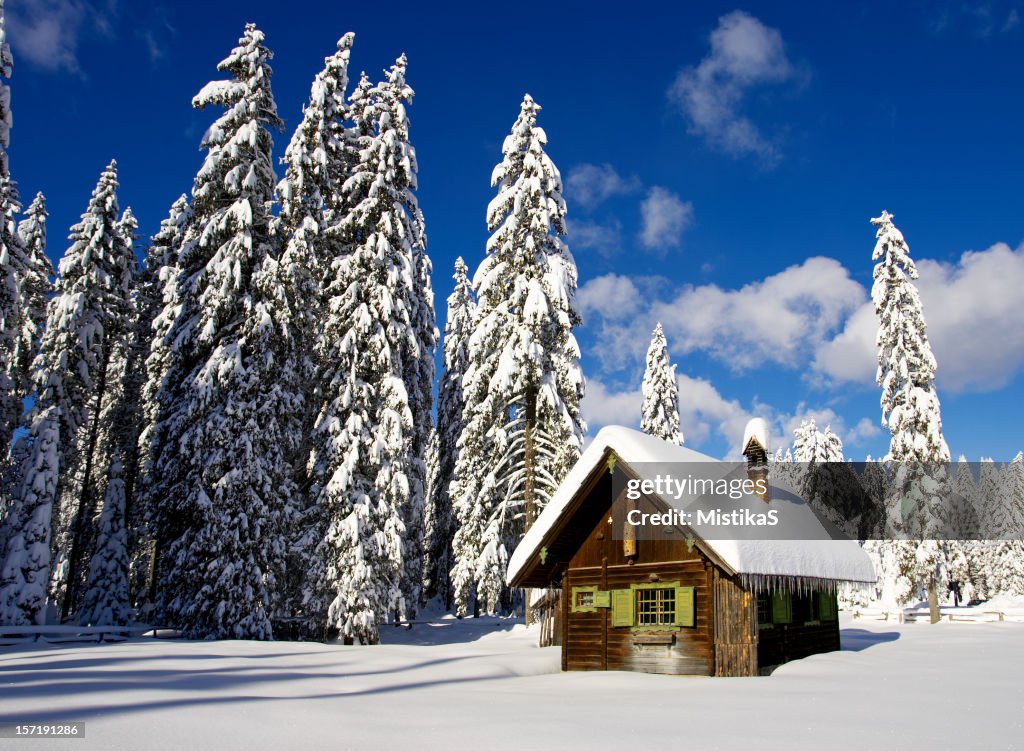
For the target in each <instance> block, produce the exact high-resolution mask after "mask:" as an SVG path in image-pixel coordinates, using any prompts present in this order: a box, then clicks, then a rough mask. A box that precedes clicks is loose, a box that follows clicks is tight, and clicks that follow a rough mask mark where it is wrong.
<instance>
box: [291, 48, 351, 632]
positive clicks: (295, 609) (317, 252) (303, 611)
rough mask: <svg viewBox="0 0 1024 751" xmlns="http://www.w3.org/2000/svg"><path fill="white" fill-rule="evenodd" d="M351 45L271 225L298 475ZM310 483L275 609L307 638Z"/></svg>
mask: <svg viewBox="0 0 1024 751" xmlns="http://www.w3.org/2000/svg"><path fill="white" fill-rule="evenodd" d="M353 40H354V35H353V34H351V33H349V34H345V35H344V36H343V37H342V38H341V39H339V40H338V44H337V52H335V53H334V54H333V55H331V56H330V57H327V58H325V60H324V68H323V70H322V71H321V72H320V73H318V74H317V76H316V78H315V79H314V81H313V85H312V88H311V90H310V97H309V102H308V104H307V105H306V106H305V108H304V110H303V118H302V121H301V122H300V123H299V125H298V127H297V128H296V129H295V133H294V134H293V135H292V138H291V141H290V142H289V144H288V148H287V149H286V150H285V156H284V164H285V165H286V166H285V176H284V178H283V179H282V180H281V182H280V183H279V184H278V186H277V192H278V195H279V197H280V201H281V215H280V221H279V223H278V225H277V234H278V235H279V238H280V239H279V242H280V243H281V245H282V248H283V250H282V253H281V268H282V272H283V274H284V278H285V280H286V284H285V289H286V291H287V295H288V305H289V307H290V309H291V311H292V313H291V316H292V323H291V328H292V342H293V344H294V350H293V353H292V357H294V358H295V361H296V368H295V369H294V371H293V372H295V373H296V374H297V375H299V376H300V377H301V384H299V385H300V388H301V391H302V392H303V395H304V402H303V404H304V409H303V411H302V412H300V413H298V414H296V415H295V419H294V421H293V429H295V430H298V431H299V434H300V436H302V440H301V441H299V442H298V443H297V444H296V449H297V452H298V454H297V456H296V457H295V458H294V460H293V463H294V464H295V466H296V469H297V471H299V472H300V473H302V474H305V470H306V467H305V464H306V460H307V459H308V457H309V453H310V451H311V449H312V446H311V445H310V442H309V440H308V439H307V438H306V437H307V436H310V435H311V434H312V432H313V431H312V428H313V421H314V419H315V417H316V414H315V412H314V410H315V408H316V402H317V394H316V390H317V384H318V383H319V382H320V379H319V377H318V371H319V370H320V368H319V367H318V363H317V361H316V359H315V355H314V347H315V346H316V342H317V330H318V327H319V326H320V325H322V322H323V319H324V291H323V289H322V280H323V278H324V276H325V274H326V273H327V271H328V270H329V269H330V267H331V262H332V260H333V258H334V257H335V256H336V255H339V254H343V253H344V252H345V248H344V244H343V243H341V242H340V241H339V238H338V237H337V235H336V233H333V232H332V231H331V230H332V229H333V228H334V227H335V226H336V224H337V221H336V217H335V214H334V212H333V211H331V210H330V209H328V204H329V203H330V202H332V201H335V200H336V199H335V196H337V195H338V194H340V193H341V192H342V186H343V185H344V183H345V181H346V179H347V178H348V176H349V173H350V172H351V166H352V162H353V159H352V150H351V148H350V144H349V140H350V139H349V138H348V134H347V133H346V132H345V129H344V121H345V117H346V112H347V104H346V102H345V89H346V88H347V86H348V63H349V56H350V53H351V47H352V43H353ZM314 480H315V478H310V479H305V478H304V477H299V478H297V481H298V483H299V485H300V486H301V487H302V488H303V494H302V495H301V497H300V499H299V500H298V502H297V507H296V509H295V513H294V518H293V520H292V522H291V523H290V524H289V528H288V530H289V531H288V561H287V567H286V568H287V571H286V574H285V581H284V582H283V583H282V594H283V597H284V600H283V602H282V603H281V608H282V610H283V611H284V612H285V613H286V614H287V615H288V616H289V617H291V618H293V619H298V621H299V626H298V629H299V633H302V634H306V635H310V636H312V635H316V634H319V633H322V630H323V625H324V623H325V619H326V610H327V605H326V603H325V602H324V601H323V597H322V596H319V595H318V593H317V590H316V589H315V588H312V589H307V588H306V583H307V581H310V580H318V579H319V578H320V576H321V574H320V565H319V562H318V561H317V560H316V553H315V550H316V545H317V544H318V542H319V540H321V539H322V538H323V534H324V525H325V518H324V514H323V513H322V511H323V510H322V509H321V508H320V507H319V506H318V504H317V497H318V495H319V489H318V487H317V486H316V485H315V484H313V481H314ZM314 569H316V570H315V571H314Z"/></svg>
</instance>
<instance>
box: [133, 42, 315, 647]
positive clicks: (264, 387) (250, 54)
mask: <svg viewBox="0 0 1024 751" xmlns="http://www.w3.org/2000/svg"><path fill="white" fill-rule="evenodd" d="M263 42H264V36H263V33H262V32H261V31H259V30H258V29H257V28H256V27H255V25H253V24H248V25H247V26H246V28H245V32H244V34H243V36H242V37H241V39H239V42H238V46H237V47H235V49H233V50H232V52H231V54H230V55H229V56H228V57H227V58H225V59H224V60H223V61H221V62H220V64H219V65H218V70H221V71H225V72H227V73H228V74H230V76H231V78H230V79H229V80H219V81H213V82H211V83H209V84H207V85H206V86H205V87H203V89H202V90H201V91H200V92H199V94H197V95H196V97H195V98H194V99H193V105H194V106H195V107H196V108H198V109H203V108H205V107H207V106H211V105H212V106H220V107H223V108H224V109H225V110H226V111H225V112H224V114H222V115H221V116H220V117H219V118H218V119H217V120H216V122H215V123H214V124H213V125H212V126H211V127H210V129H209V130H208V131H207V132H206V135H205V136H204V138H203V142H202V146H203V147H204V148H206V149H207V155H206V159H205V161H204V163H203V166H202V168H201V169H200V170H199V173H198V174H197V176H196V180H195V185H194V186H193V190H192V212H193V215H192V219H191V221H190V222H189V224H188V225H187V228H186V232H185V237H184V238H183V242H182V248H181V253H180V256H179V258H178V265H179V276H178V279H177V281H176V282H175V284H174V285H173V299H171V300H168V301H167V302H166V304H165V310H164V313H163V314H162V315H161V318H160V319H159V320H160V322H159V323H158V327H157V328H158V329H159V328H161V327H162V326H164V325H167V324H165V321H167V322H168V323H169V325H168V328H167V334H166V335H165V336H164V338H163V341H164V342H165V343H166V344H167V345H168V351H167V353H166V359H164V360H163V361H162V362H157V363H153V366H154V367H153V368H151V369H150V374H151V375H152V373H153V372H154V370H156V371H162V372H163V374H164V375H163V379H162V381H161V383H160V384H159V388H158V392H157V394H156V395H155V399H156V403H157V405H158V414H157V420H156V424H155V426H154V428H153V430H152V431H151V438H150V440H151V450H154V449H155V451H154V453H153V455H152V456H151V458H150V461H151V462H152V463H153V465H152V468H151V474H150V488H149V491H148V492H149V494H150V497H151V498H155V499H158V501H159V502H155V503H152V504H151V513H152V519H153V521H154V525H155V532H156V535H157V539H158V541H159V550H160V561H159V564H158V565H159V592H158V597H157V612H158V617H159V618H160V619H161V620H162V621H163V622H165V623H168V624H173V625H175V626H177V627H179V628H181V629H182V630H183V632H184V633H185V634H187V635H189V636H193V637H204V638H254V639H269V638H271V637H272V627H271V623H270V614H271V612H272V610H273V607H274V603H273V596H274V577H275V575H276V574H277V573H278V572H279V571H280V567H281V564H282V560H283V550H282V547H283V546H282V538H281V529H280V525H281V522H282V515H283V513H284V511H285V509H287V507H288V504H289V503H290V502H291V495H292V491H293V486H292V479H291V475H290V470H289V468H288V467H287V464H286V462H285V461H284V455H285V453H286V452H287V442H288V440H290V436H288V435H286V434H284V433H283V431H282V427H281V419H282V415H285V414H289V413H292V412H293V410H295V409H297V408H298V405H297V403H296V395H295V394H293V393H291V392H290V391H289V389H288V387H287V386H285V385H284V384H286V383H289V382H290V376H289V375H288V374H287V373H283V372H281V368H283V367H287V365H288V363H287V361H282V360H281V353H282V352H285V351H287V349H288V347H289V345H288V343H287V342H284V341H282V338H283V337H284V336H286V334H285V333H283V332H284V328H283V327H282V321H283V320H284V317H285V316H286V313H285V312H284V311H282V310H281V307H280V300H281V294H280V290H279V289H277V288H276V281H275V280H276V278H277V276H276V274H277V271H276V268H275V266H276V260H275V259H274V258H273V257H272V252H271V245H270V226H269V225H270V215H269V211H268V206H269V204H270V201H271V198H272V195H273V189H274V185H275V182H276V180H275V177H274V170H273V163H272V157H271V152H272V148H273V141H272V137H271V130H274V129H279V128H280V127H281V121H280V120H279V119H278V117H277V110H276V106H275V104H274V98H273V94H272V92H271V88H270V77H271V69H270V65H269V60H270V57H271V52H270V50H268V49H267V47H266V46H265V45H264V43H263ZM165 299H166V298H165ZM156 354H157V353H154V355H156ZM150 360H151V362H152V360H153V356H151V358H150ZM279 378H280V379H281V380H280V382H279V381H278V379H279ZM154 440H155V441H156V445H155V446H153V445H152V441H154Z"/></svg>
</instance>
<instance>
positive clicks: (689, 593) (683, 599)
mask: <svg viewBox="0 0 1024 751" xmlns="http://www.w3.org/2000/svg"><path fill="white" fill-rule="evenodd" d="M675 589H676V620H675V625H677V626H692V625H693V624H694V623H695V614H694V599H693V587H676V588H675Z"/></svg>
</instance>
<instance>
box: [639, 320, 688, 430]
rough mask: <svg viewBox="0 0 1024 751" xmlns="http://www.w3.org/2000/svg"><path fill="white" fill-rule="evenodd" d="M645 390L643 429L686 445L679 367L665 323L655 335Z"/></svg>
mask: <svg viewBox="0 0 1024 751" xmlns="http://www.w3.org/2000/svg"><path fill="white" fill-rule="evenodd" d="M641 391H642V392H643V395H644V403H643V408H642V409H641V417H640V429H641V430H642V431H643V432H645V433H647V434H649V435H653V436H655V437H656V438H660V439H662V440H663V441H668V442H669V443H674V444H676V445H678V446H682V445H683V432H682V431H681V430H680V429H679V384H678V383H676V366H675V365H673V364H672V363H671V361H670V360H669V356H668V344H667V343H666V341H665V332H664V330H663V329H662V328H661V322H659V323H658V325H657V326H655V328H654V332H653V333H652V334H651V345H650V347H648V349H647V369H646V370H645V371H644V380H643V385H642V386H641Z"/></svg>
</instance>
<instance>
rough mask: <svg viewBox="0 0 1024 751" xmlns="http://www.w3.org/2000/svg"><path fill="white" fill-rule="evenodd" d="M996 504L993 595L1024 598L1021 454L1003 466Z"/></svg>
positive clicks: (1023, 472)
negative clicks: (1020, 596)
mask: <svg viewBox="0 0 1024 751" xmlns="http://www.w3.org/2000/svg"><path fill="white" fill-rule="evenodd" d="M997 498H998V502H997V503H996V504H995V508H994V509H993V518H992V520H991V534H992V536H993V537H994V538H997V539H994V540H993V541H992V542H991V543H990V555H991V558H992V566H991V569H992V571H993V572H998V573H997V575H996V576H995V577H994V578H995V582H994V588H995V591H996V593H999V594H1006V595H1024V542H1022V541H1021V536H1022V533H1024V532H1022V531H1024V454H1022V453H1019V452H1018V454H1017V455H1016V456H1015V457H1014V458H1013V461H1011V462H1009V463H1007V464H1004V465H1003V468H1002V471H1000V473H999V488H998V495H997Z"/></svg>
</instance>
